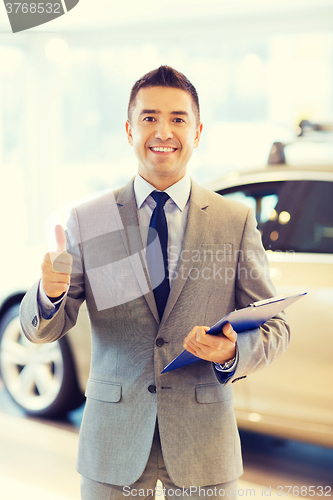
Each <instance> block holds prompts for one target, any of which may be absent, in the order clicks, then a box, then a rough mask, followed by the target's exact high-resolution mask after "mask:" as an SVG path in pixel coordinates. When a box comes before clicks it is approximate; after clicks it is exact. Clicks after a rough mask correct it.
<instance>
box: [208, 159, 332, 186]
mask: <svg viewBox="0 0 333 500" xmlns="http://www.w3.org/2000/svg"><path fill="white" fill-rule="evenodd" d="M287 180H312V181H330V182H333V164H332V163H330V164H316V165H301V164H300V165H292V166H290V165H287V164H285V163H283V164H277V165H267V164H265V165H262V166H259V167H251V168H246V169H243V170H235V171H230V172H228V173H226V174H225V175H224V176H223V177H220V178H219V179H217V180H215V181H213V182H210V183H208V184H206V187H207V188H208V189H211V190H212V191H221V190H222V189H228V188H232V187H236V186H242V185H246V184H257V183H261V182H276V181H287Z"/></svg>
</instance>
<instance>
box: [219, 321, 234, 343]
mask: <svg viewBox="0 0 333 500" xmlns="http://www.w3.org/2000/svg"><path fill="white" fill-rule="evenodd" d="M222 332H223V335H225V336H226V337H227V338H228V339H229V340H231V342H236V340H237V333H236V332H235V330H234V329H233V328H232V326H231V324H230V323H226V324H225V325H224V326H223V328H222Z"/></svg>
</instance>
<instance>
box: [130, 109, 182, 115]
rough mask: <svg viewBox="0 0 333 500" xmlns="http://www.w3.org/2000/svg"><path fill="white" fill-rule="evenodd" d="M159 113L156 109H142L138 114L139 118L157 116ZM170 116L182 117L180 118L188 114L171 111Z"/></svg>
mask: <svg viewBox="0 0 333 500" xmlns="http://www.w3.org/2000/svg"><path fill="white" fill-rule="evenodd" d="M160 113H161V111H160V110H158V109H143V110H142V111H141V112H140V116H141V115H158V114H160ZM170 114H171V115H182V116H188V113H187V111H181V110H179V111H171V113H170Z"/></svg>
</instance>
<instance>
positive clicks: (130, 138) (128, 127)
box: [125, 120, 133, 146]
mask: <svg viewBox="0 0 333 500" xmlns="http://www.w3.org/2000/svg"><path fill="white" fill-rule="evenodd" d="M125 128H126V134H127V140H128V142H129V144H130V145H131V146H133V136H132V127H131V125H130V122H129V121H128V120H127V121H126V123H125Z"/></svg>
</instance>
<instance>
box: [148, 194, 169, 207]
mask: <svg viewBox="0 0 333 500" xmlns="http://www.w3.org/2000/svg"><path fill="white" fill-rule="evenodd" d="M151 196H152V198H153V199H154V200H155V201H156V206H157V207H164V205H165V204H166V202H167V200H168V199H169V198H170V196H169V195H168V194H167V193H164V192H163V191H153V192H152V193H151Z"/></svg>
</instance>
